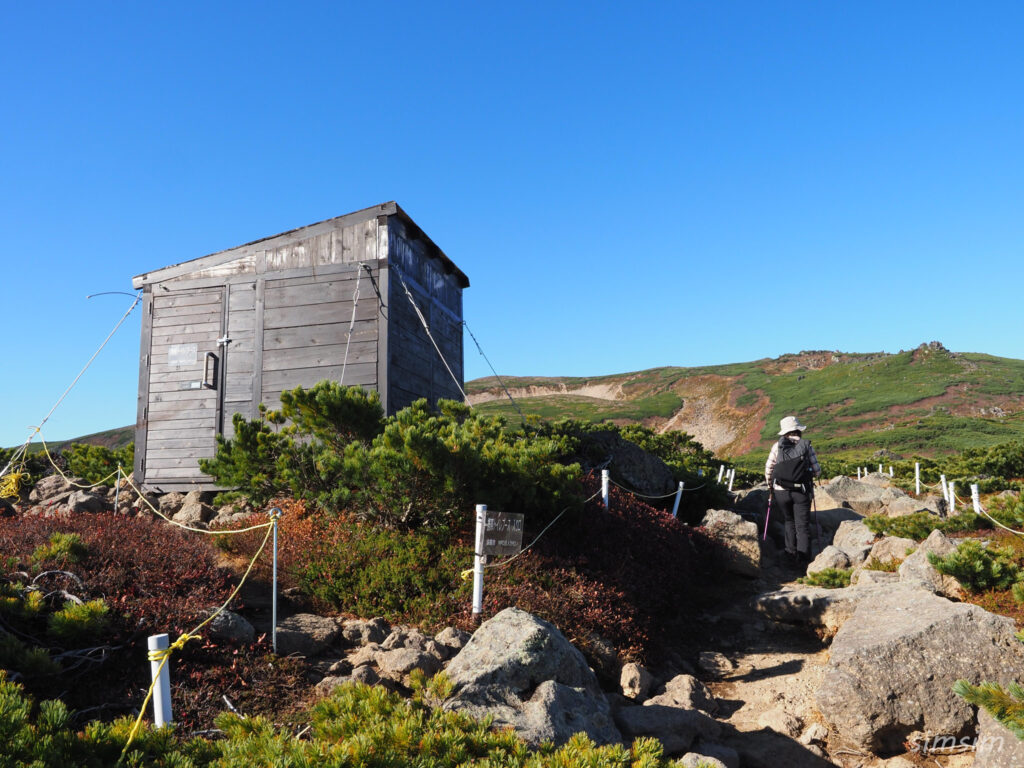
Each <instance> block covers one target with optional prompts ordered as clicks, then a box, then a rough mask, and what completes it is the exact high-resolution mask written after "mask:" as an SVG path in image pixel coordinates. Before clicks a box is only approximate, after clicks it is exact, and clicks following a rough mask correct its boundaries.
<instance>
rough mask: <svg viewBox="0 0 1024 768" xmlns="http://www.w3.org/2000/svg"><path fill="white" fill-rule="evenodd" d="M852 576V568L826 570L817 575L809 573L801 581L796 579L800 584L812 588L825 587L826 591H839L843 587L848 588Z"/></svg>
mask: <svg viewBox="0 0 1024 768" xmlns="http://www.w3.org/2000/svg"><path fill="white" fill-rule="evenodd" d="M852 574H853V569H852V568H845V569H840V568H826V569H824V570H822V571H818V572H817V573H809V574H807V575H806V576H804V577H803V578H801V579H797V581H799V582H800V583H801V584H807V585H809V586H812V587H825V588H826V589H841V588H843V587H848V586H850V576H851V575H852Z"/></svg>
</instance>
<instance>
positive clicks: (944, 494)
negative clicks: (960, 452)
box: [939, 475, 949, 506]
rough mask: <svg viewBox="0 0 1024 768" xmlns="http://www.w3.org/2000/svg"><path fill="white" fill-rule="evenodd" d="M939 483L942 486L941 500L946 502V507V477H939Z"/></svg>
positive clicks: (947, 502)
mask: <svg viewBox="0 0 1024 768" xmlns="http://www.w3.org/2000/svg"><path fill="white" fill-rule="evenodd" d="M939 483H940V484H941V485H942V498H944V499H945V500H946V505H947V506H948V505H949V486H948V485H946V476H945V475H939Z"/></svg>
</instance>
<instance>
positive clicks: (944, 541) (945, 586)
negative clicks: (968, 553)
mask: <svg viewBox="0 0 1024 768" xmlns="http://www.w3.org/2000/svg"><path fill="white" fill-rule="evenodd" d="M956 548H957V544H956V542H954V541H953V540H952V539H950V538H949V537H947V536H946V535H945V534H944V533H942V531H932V532H931V534H929V536H928V538H927V539H925V540H924V541H922V542H921V543H920V545H918V547H917V549H916V550H914V554H912V555H910V556H909V557H907V559H906V560H904V561H903V562H902V563H901V564H900V568H899V579H900V581H902V582H906V583H908V584H917V585H919V586H922V587H924V588H925V589H927V590H929V591H931V592H934V593H935V594H937V595H944V596H946V597H950V598H954V599H960V598H961V597H963V589H962V588H961V586H960V582H958V581H957V580H956V579H955V578H953V577H952V576H946V575H944V574H941V573H939V572H938V571H937V570H936V569H935V566H934V565H932V564H931V563H930V562H929V560H928V554H929V553H933V554H935V555H938V556H939V557H945V556H946V555H948V554H949V553H951V552H953V551H954V550H956Z"/></svg>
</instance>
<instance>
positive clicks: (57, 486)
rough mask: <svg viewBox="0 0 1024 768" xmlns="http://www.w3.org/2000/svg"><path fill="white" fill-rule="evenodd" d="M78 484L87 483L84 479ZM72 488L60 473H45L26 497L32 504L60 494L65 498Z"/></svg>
mask: <svg viewBox="0 0 1024 768" xmlns="http://www.w3.org/2000/svg"><path fill="white" fill-rule="evenodd" d="M79 484H80V485H88V483H86V482H85V481H84V480H82V481H79ZM73 490H74V488H73V486H72V485H71V484H70V483H69V482H67V481H66V480H65V479H64V478H63V477H62V476H61V475H59V474H58V475H47V476H46V477H44V478H42V479H41V480H39V482H37V483H36V484H35V486H34V487H33V488H32V491H31V492H30V493H29V495H28V499H29V501H31V502H32V503H33V504H41V503H42V502H44V501H49V500H50V499H53V498H54V497H56V496H60V495H62V494H63V495H64V498H67V495H70V493H71V491H73Z"/></svg>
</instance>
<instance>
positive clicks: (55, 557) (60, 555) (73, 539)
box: [31, 531, 89, 566]
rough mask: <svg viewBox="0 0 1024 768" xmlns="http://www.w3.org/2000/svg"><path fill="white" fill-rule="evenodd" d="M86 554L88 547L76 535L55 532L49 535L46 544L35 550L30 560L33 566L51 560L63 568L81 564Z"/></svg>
mask: <svg viewBox="0 0 1024 768" xmlns="http://www.w3.org/2000/svg"><path fill="white" fill-rule="evenodd" d="M88 553H89V549H88V547H86V546H85V543H84V542H83V541H82V537H81V536H79V535H78V534H77V533H63V532H61V531H55V532H54V533H52V534H50V540H49V541H48V542H47V543H46V544H43V545H42V546H39V547H36V548H35V551H33V552H32V556H31V560H32V562H33V563H35V564H39V563H43V562H46V561H48V560H52V561H56V562H57V563H58V564H59V565H61V566H64V565H67V564H68V563H78V562H81V560H82V558H83V557H85V556H86V555H87V554H88Z"/></svg>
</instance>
